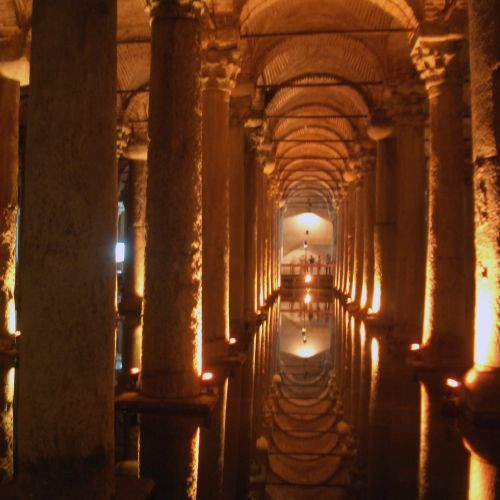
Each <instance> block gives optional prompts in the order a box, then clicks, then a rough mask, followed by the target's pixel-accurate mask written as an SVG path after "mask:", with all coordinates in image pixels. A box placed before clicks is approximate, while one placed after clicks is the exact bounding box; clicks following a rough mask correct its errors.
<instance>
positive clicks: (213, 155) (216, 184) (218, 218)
mask: <svg viewBox="0 0 500 500" xmlns="http://www.w3.org/2000/svg"><path fill="white" fill-rule="evenodd" d="M237 60H238V54H237V52H236V51H235V50H234V48H232V47H224V46H221V45H219V44H217V43H216V42H212V43H209V45H208V47H207V48H206V49H204V51H203V65H202V81H203V86H204V91H203V171H202V172H203V173H202V179H203V180H202V184H203V242H204V244H203V288H204V290H205V293H204V294H203V343H204V345H205V348H206V349H207V354H209V355H210V354H219V355H220V354H223V353H225V350H226V349H225V347H226V342H227V340H228V339H229V158H228V156H229V97H230V94H231V90H232V89H233V87H234V84H235V78H236V75H237V74H238V66H237Z"/></svg>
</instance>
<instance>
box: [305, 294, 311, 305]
mask: <svg viewBox="0 0 500 500" xmlns="http://www.w3.org/2000/svg"><path fill="white" fill-rule="evenodd" d="M311 300H312V297H311V294H310V293H309V292H307V293H306V294H305V296H304V304H310V303H311Z"/></svg>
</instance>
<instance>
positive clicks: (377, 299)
mask: <svg viewBox="0 0 500 500" xmlns="http://www.w3.org/2000/svg"><path fill="white" fill-rule="evenodd" d="M381 299H382V290H381V288H380V283H379V282H377V281H376V282H375V283H374V285H373V299H372V307H371V309H372V313H373V314H377V313H378V312H379V311H380V306H381Z"/></svg>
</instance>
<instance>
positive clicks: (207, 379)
mask: <svg viewBox="0 0 500 500" xmlns="http://www.w3.org/2000/svg"><path fill="white" fill-rule="evenodd" d="M213 379H214V374H213V373H212V372H203V373H202V375H201V381H202V382H211V381H212V380H213Z"/></svg>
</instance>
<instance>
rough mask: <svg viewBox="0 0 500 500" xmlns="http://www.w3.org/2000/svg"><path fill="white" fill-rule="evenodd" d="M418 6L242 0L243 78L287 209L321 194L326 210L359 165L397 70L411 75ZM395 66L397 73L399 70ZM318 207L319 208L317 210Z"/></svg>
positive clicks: (387, 0)
mask: <svg viewBox="0 0 500 500" xmlns="http://www.w3.org/2000/svg"><path fill="white" fill-rule="evenodd" d="M420 3H421V2H420V0H349V2H346V1H345V0H309V1H307V2H304V1H303V0H248V1H247V2H245V3H244V4H243V6H242V10H241V15H240V36H241V40H240V49H241V51H242V53H243V67H242V74H241V77H242V78H247V79H248V80H250V81H251V82H252V83H253V84H254V86H255V95H254V99H253V109H254V110H260V111H261V113H262V117H263V118H264V119H265V120H266V121H267V124H268V131H269V134H270V137H271V141H272V142H273V146H274V148H273V150H274V152H275V163H276V169H275V175H276V176H277V180H278V186H279V188H280V193H281V197H282V199H283V200H285V202H289V201H291V200H296V199H297V196H298V193H300V195H301V196H306V198H307V193H310V194H312V193H315V192H316V193H318V192H319V193H321V196H316V197H315V199H316V200H317V201H318V200H323V197H326V199H327V202H328V204H329V205H333V201H334V200H333V197H334V196H335V195H336V193H337V192H341V191H343V189H341V187H342V186H341V184H342V183H343V179H346V178H347V179H352V178H355V177H356V176H355V175H349V176H345V175H344V174H345V173H346V171H350V172H351V173H352V172H353V170H354V169H355V168H356V166H357V165H359V163H360V161H361V156H360V151H361V144H363V143H366V141H367V140H368V139H367V135H366V128H367V126H368V125H369V124H370V117H371V115H372V114H373V112H374V111H376V110H377V109H378V108H380V107H382V106H383V102H384V99H385V98H386V96H387V94H388V88H389V87H390V85H391V78H393V75H394V73H395V72H396V71H395V67H394V66H397V71H399V73H401V71H402V70H401V68H404V69H403V71H407V70H408V68H410V69H411V66H410V65H409V64H408V65H407V66H406V67H405V64H404V62H408V63H409V61H410V57H409V56H410V45H411V44H410V42H411V39H412V37H413V34H414V33H413V32H414V30H415V29H416V28H417V26H418V19H419V18H420V17H421V13H422V11H423V10H422V9H421V6H420ZM401 61H403V63H402V62H401ZM315 190H316V191H315ZM322 202H323V201H322Z"/></svg>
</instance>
